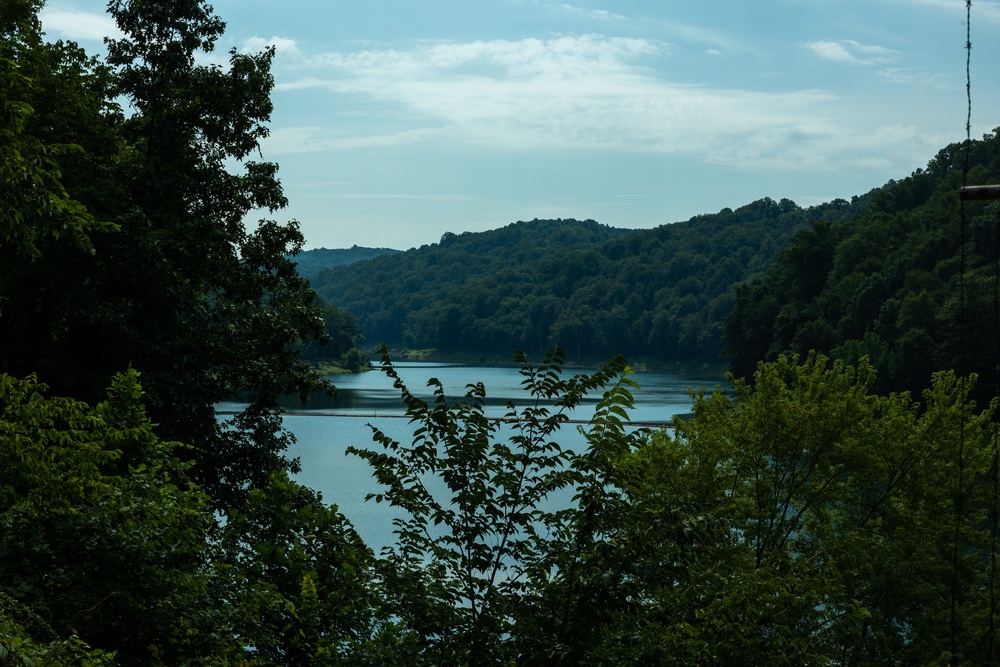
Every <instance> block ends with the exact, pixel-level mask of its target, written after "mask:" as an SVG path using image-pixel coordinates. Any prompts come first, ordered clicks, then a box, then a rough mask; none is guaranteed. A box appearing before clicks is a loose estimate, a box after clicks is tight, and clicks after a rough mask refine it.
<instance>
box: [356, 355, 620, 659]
mask: <svg viewBox="0 0 1000 667" xmlns="http://www.w3.org/2000/svg"><path fill="white" fill-rule="evenodd" d="M381 355H382V372H384V373H385V374H386V375H387V376H388V377H389V378H391V379H393V380H394V383H395V386H396V388H397V389H399V390H400V392H401V395H402V398H403V402H404V404H405V405H406V413H407V415H408V416H409V417H410V420H411V423H413V424H414V425H415V427H416V428H415V430H414V439H413V442H412V444H401V443H399V442H397V441H396V440H394V439H392V438H391V437H389V436H387V435H385V434H384V433H382V432H381V431H379V430H378V429H374V431H375V441H376V442H377V443H378V444H380V445H381V446H382V448H383V451H376V450H361V449H357V448H350V449H349V451H350V452H353V453H354V454H357V455H359V456H361V457H363V458H365V459H366V460H367V461H368V462H369V463H370V464H371V465H372V467H373V470H374V476H375V478H376V479H377V480H378V481H379V482H380V483H381V484H382V485H383V486H385V492H384V493H379V494H375V495H373V496H371V497H370V499H372V498H373V499H375V500H376V501H378V502H388V503H389V504H391V505H393V506H396V507H399V508H401V509H403V510H404V511H405V513H406V515H405V516H404V517H403V518H401V519H399V520H397V521H396V526H397V534H398V536H399V542H398V545H397V546H396V547H395V548H389V549H387V550H386V551H385V552H384V553H383V554H382V558H381V559H380V561H379V563H378V566H377V570H376V572H377V580H376V581H377V582H378V587H379V589H380V590H381V591H382V593H383V596H384V600H385V605H386V611H385V616H386V617H387V618H389V617H394V618H396V619H397V627H395V628H394V632H396V633H398V634H399V636H401V637H403V639H404V640H405V641H404V643H403V646H404V647H409V650H410V651H412V653H409V654H408V655H407V657H406V659H407V660H410V661H414V662H415V663H420V664H424V663H426V664H456V665H459V664H471V665H486V664H497V663H502V662H509V661H515V660H518V659H519V653H520V652H521V649H519V648H518V645H517V643H515V642H513V641H510V639H511V638H512V637H517V636H519V635H522V634H525V635H527V634H530V635H531V636H535V635H536V631H537V628H538V627H539V625H538V623H537V622H535V623H532V622H531V621H530V619H529V617H528V613H529V610H530V603H529V600H530V598H531V596H532V595H533V591H534V590H535V588H536V587H537V586H539V585H540V584H541V583H542V582H544V581H546V580H547V579H548V577H549V574H550V572H551V570H552V568H553V566H554V565H556V562H555V561H554V560H553V556H554V554H555V553H556V552H557V551H559V549H556V548H555V547H554V542H555V541H557V540H559V539H560V538H562V537H564V533H565V530H566V528H565V527H564V525H566V524H567V522H572V520H573V519H572V517H571V515H572V514H573V513H572V512H571V511H570V510H569V504H568V500H569V498H568V497H567V496H568V494H569V492H570V491H572V489H574V488H575V487H579V488H580V489H585V491H581V493H584V494H586V493H589V491H590V490H592V489H593V488H596V486H595V482H594V477H593V471H592V470H591V469H590V467H589V466H586V465H581V464H580V462H581V461H583V460H584V459H585V458H586V457H585V456H584V455H582V454H577V453H574V452H572V451H571V450H568V449H566V448H564V447H562V446H560V445H559V443H558V441H557V437H558V431H559V429H560V427H561V426H562V425H564V424H565V423H566V422H567V421H568V420H569V419H570V411H572V410H573V409H574V408H579V406H581V404H582V402H583V401H584V399H585V398H586V397H587V395H588V394H590V393H592V392H594V391H603V389H604V387H606V386H608V385H611V389H610V393H609V394H608V397H607V398H606V400H605V401H604V402H603V403H601V404H600V405H599V406H598V410H597V416H596V417H595V423H597V424H598V425H599V426H598V427H599V428H602V427H603V425H604V424H605V422H608V421H616V420H618V419H619V416H618V413H620V412H621V407H620V404H619V402H625V403H627V398H619V396H620V393H619V391H618V389H619V388H621V387H623V386H624V385H623V383H625V384H630V383H629V382H628V381H626V380H624V379H623V377H622V376H623V374H625V373H627V372H630V371H628V369H627V367H626V365H625V362H624V359H621V358H618V359H615V360H614V361H612V362H611V363H609V364H608V365H606V366H604V367H603V368H601V369H600V370H598V371H597V372H595V373H593V374H591V375H584V374H581V375H575V376H573V377H570V378H563V377H562V375H561V374H562V364H563V362H564V359H565V355H564V353H563V351H562V350H559V349H554V350H550V351H549V353H548V354H547V355H546V358H545V360H544V361H543V362H542V363H541V364H540V365H539V366H538V367H534V366H531V365H530V364H528V363H527V361H526V359H525V358H524V357H523V355H518V356H517V359H518V360H519V362H520V363H521V365H522V369H521V374H522V375H523V376H524V381H523V383H522V384H523V385H524V387H525V390H526V394H527V397H526V400H527V404H526V405H523V406H517V405H515V404H513V403H508V404H507V407H506V411H505V413H504V415H503V416H502V417H500V418H495V417H489V416H487V414H486V393H485V388H484V387H483V385H482V383H478V384H475V385H469V387H468V392H467V393H466V395H465V397H464V398H463V399H461V400H458V401H454V402H452V401H450V400H449V399H448V398H447V397H446V395H445V393H444V389H443V387H442V386H441V384H440V382H439V381H437V380H434V379H432V380H430V381H429V386H430V387H432V389H433V393H434V397H433V399H432V401H431V402H430V403H428V402H426V401H424V400H422V399H420V398H418V397H416V396H414V395H413V394H412V393H411V392H410V390H409V389H408V388H407V387H406V386H405V384H404V383H403V382H402V380H401V379H400V378H399V376H398V374H397V373H396V371H395V369H394V368H393V366H392V363H391V360H390V359H389V357H388V354H387V352H386V350H385V348H384V347H383V349H382V350H381ZM625 395H627V392H626V393H625ZM580 409H582V408H580ZM581 457H582V458H581ZM560 494H561V495H562V496H563V501H562V502H563V506H560V499H559V497H558V496H560ZM591 502H592V500H591V499H589V497H588V499H586V500H584V501H583V504H584V507H585V508H586V509H585V510H584V511H585V512H588V511H591V509H590V503H591ZM520 657H521V658H523V657H524V656H520Z"/></svg>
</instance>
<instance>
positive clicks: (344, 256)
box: [292, 245, 402, 280]
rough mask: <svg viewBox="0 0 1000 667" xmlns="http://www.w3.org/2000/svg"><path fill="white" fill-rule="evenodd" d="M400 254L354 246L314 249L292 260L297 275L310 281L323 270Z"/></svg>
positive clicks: (304, 251)
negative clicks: (296, 269)
mask: <svg viewBox="0 0 1000 667" xmlns="http://www.w3.org/2000/svg"><path fill="white" fill-rule="evenodd" d="M400 252H402V251H401V250H394V249H392V248H363V247H361V246H358V245H354V246H351V247H350V248H334V249H330V248H314V249H313V250H303V251H302V252H300V253H299V254H298V255H296V256H295V257H294V258H292V259H294V260H295V263H296V265H297V266H298V270H299V273H300V274H302V276H303V277H305V278H308V279H310V280H312V279H313V278H315V277H316V275H317V274H318V273H319V272H320V271H322V270H323V269H329V268H333V267H334V266H341V265H344V264H354V263H355V262H362V261H364V260H366V259H373V258H375V257H379V256H381V255H396V254H399V253H400Z"/></svg>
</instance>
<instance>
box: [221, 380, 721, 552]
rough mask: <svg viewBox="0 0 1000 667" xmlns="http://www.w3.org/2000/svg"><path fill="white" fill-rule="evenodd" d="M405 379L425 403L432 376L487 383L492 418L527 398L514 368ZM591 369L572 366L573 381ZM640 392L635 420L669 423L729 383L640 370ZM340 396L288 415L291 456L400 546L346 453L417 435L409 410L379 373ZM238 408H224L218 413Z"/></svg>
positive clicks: (306, 475)
mask: <svg viewBox="0 0 1000 667" xmlns="http://www.w3.org/2000/svg"><path fill="white" fill-rule="evenodd" d="M395 367H396V370H397V372H398V373H399V375H400V377H401V378H402V379H403V381H404V382H406V384H407V387H409V389H410V391H411V392H412V393H414V394H415V395H417V396H420V397H422V398H428V397H430V395H431V392H430V390H429V389H428V388H427V381H428V379H430V378H432V377H434V378H438V379H439V380H440V381H441V382H442V384H443V386H444V388H445V392H446V394H447V395H448V397H449V398H460V397H461V396H463V395H464V394H465V386H466V385H467V384H468V383H474V382H482V383H483V384H484V386H485V387H486V396H487V414H488V415H489V416H495V417H499V416H501V415H503V413H504V411H505V408H504V404H505V402H506V401H508V400H513V401H514V402H515V404H523V403H524V402H525V401H526V399H527V396H526V395H525V392H524V391H523V390H522V389H521V386H520V383H521V381H522V380H523V377H522V376H521V375H520V373H519V372H518V369H516V368H488V367H478V366H461V365H454V364H440V363H404V362H400V363H397V364H395ZM576 372H588V371H587V370H586V369H583V370H581V369H572V370H567V371H565V373H566V374H567V375H566V376H567V377H568V376H569V375H572V374H573V373H576ZM632 377H633V379H635V380H636V381H637V382H638V383H639V385H640V387H642V390H641V391H639V392H636V393H635V394H634V396H635V400H636V406H635V408H634V409H633V410H632V411H631V412H630V417H631V419H632V421H633V422H641V423H666V422H669V421H670V419H671V418H672V417H673V416H674V415H675V414H684V413H687V412H690V409H691V400H690V398H689V396H688V390H689V389H690V388H693V389H697V388H699V387H705V388H707V389H712V388H713V387H715V386H717V385H722V386H726V382H725V378H723V377H722V376H720V375H717V374H698V373H636V374H635V375H633V376H632ZM333 380H334V382H335V383H336V385H337V389H338V392H339V393H338V396H337V398H336V399H332V400H331V399H322V400H319V401H315V402H313V403H310V404H309V405H308V406H306V407H304V408H303V407H301V406H296V407H293V408H290V409H289V411H288V414H287V415H286V416H285V417H284V423H285V426H286V427H287V428H288V429H289V430H290V431H291V432H292V433H293V434H294V435H295V438H296V440H297V442H296V444H295V445H294V446H293V447H292V448H291V450H290V452H289V453H290V455H291V456H294V457H298V458H299V460H300V461H301V464H302V472H301V473H299V474H298V475H297V476H296V479H297V480H298V481H299V482H301V483H303V484H306V485H308V486H310V487H312V488H313V489H316V490H317V491H319V492H320V493H321V494H322V495H323V499H324V500H325V501H326V502H328V503H332V504H335V505H337V506H338V507H339V509H340V511H341V512H343V513H344V515H345V516H346V517H347V518H348V519H350V521H351V522H352V523H353V524H354V526H355V528H356V529H357V531H358V533H359V534H360V535H361V537H362V538H363V539H364V540H365V542H366V543H367V544H368V545H369V546H370V547H372V548H373V549H375V550H376V552H377V551H378V550H379V549H381V548H382V547H383V546H386V545H388V544H391V543H393V542H394V536H393V533H392V528H393V527H392V519H393V518H394V517H396V516H398V513H397V512H396V511H395V510H393V509H392V508H389V507H388V506H387V505H385V504H377V503H375V502H374V501H371V502H365V495H366V494H368V493H374V492H377V491H380V490H381V489H380V488H379V487H378V485H377V484H375V482H374V480H373V479H372V476H371V469H370V468H369V466H368V464H367V463H365V462H364V461H362V460H361V459H359V458H358V457H356V456H348V455H347V454H346V452H345V450H346V448H347V447H348V446H350V445H354V446H356V447H360V448H374V447H376V445H375V443H373V442H372V437H371V433H372V432H371V428H370V427H369V426H368V425H369V424H372V425H376V426H378V428H379V429H381V430H382V431H384V432H385V433H387V434H388V435H390V436H392V437H394V438H396V439H397V440H399V441H400V442H406V441H407V440H409V439H411V438H412V429H411V427H410V424H409V421H408V420H407V419H406V418H404V417H403V414H404V408H403V405H402V402H401V401H400V398H399V391H398V390H396V389H393V387H392V383H391V382H390V381H389V379H388V378H386V377H385V376H384V375H383V374H382V373H381V372H379V371H377V370H376V371H370V372H367V373H361V374H358V375H338V376H335V377H334V378H333ZM599 399H600V396H599V395H595V396H591V397H588V400H587V402H586V403H585V404H584V405H582V406H580V407H578V408H576V410H575V411H574V413H572V414H571V417H570V418H571V419H574V420H582V421H586V420H588V419H590V417H591V416H592V415H593V412H594V405H595V404H596V403H597V401H598V400H599ZM232 407H235V406H233V405H228V406H227V405H220V406H219V409H220V410H226V409H227V408H232ZM557 441H558V442H559V443H560V444H562V445H563V446H564V447H568V448H574V449H575V448H577V447H581V446H582V445H583V442H584V440H583V437H582V436H581V435H580V434H579V433H578V432H577V429H576V426H575V425H572V424H569V425H567V426H565V427H564V428H563V431H562V437H561V438H557Z"/></svg>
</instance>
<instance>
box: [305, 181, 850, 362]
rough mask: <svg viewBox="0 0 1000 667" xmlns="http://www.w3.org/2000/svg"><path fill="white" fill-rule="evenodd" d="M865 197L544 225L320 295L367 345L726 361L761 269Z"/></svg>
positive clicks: (337, 277)
mask: <svg viewBox="0 0 1000 667" xmlns="http://www.w3.org/2000/svg"><path fill="white" fill-rule="evenodd" d="M866 200H867V198H856V199H855V201H854V202H846V201H843V200H839V201H836V202H832V203H830V204H825V205H823V206H817V207H813V208H809V209H803V208H801V207H799V206H797V205H796V204H794V203H793V202H791V201H788V200H782V201H780V202H775V201H773V200H770V199H762V200H759V201H757V202H754V203H752V204H749V205H747V206H744V207H742V208H739V209H737V210H736V211H732V210H730V209H724V210H722V211H720V212H719V213H717V214H714V215H704V216H698V217H696V218H692V219H691V220H689V221H687V222H683V223H676V224H671V225H663V226H661V227H658V228H656V229H651V230H637V231H636V230H621V229H614V228H611V227H607V226H604V225H600V224H598V223H596V222H594V221H591V220H588V221H584V222H580V221H576V220H533V221H531V222H518V223H514V224H512V225H508V226H507V227H504V228H502V229H499V230H493V231H490V232H482V233H475V234H473V233H465V234H461V235H455V234H446V235H445V236H444V237H443V238H442V239H441V242H440V243H437V244H433V245H428V246H423V247H421V248H416V249H411V250H409V251H407V252H405V253H402V254H400V255H393V256H385V257H378V258H376V259H374V260H371V261H367V262H364V263H360V264H354V265H350V266H341V267H335V268H333V269H329V270H325V271H322V272H320V274H319V275H317V276H316V277H315V279H314V280H313V286H314V287H315V289H316V290H317V291H318V292H319V293H320V295H321V296H323V298H325V299H327V300H328V301H330V302H331V303H335V304H336V305H337V306H338V307H340V308H342V309H344V310H346V311H348V312H350V313H352V314H353V315H355V316H356V317H357V318H358V321H359V323H360V324H361V327H362V329H363V330H364V335H365V338H366V339H367V340H368V341H369V342H373V343H374V342H378V341H384V342H387V343H389V344H390V345H394V346H405V347H411V348H434V349H437V350H439V351H442V352H449V353H451V352H461V353H466V354H480V355H487V356H506V355H509V353H510V352H511V350H514V349H523V350H526V351H528V352H530V353H531V354H536V353H540V352H541V351H542V350H543V349H544V348H546V347H548V346H549V345H551V344H559V345H562V346H563V347H565V348H566V349H567V350H568V351H569V353H570V355H571V356H572V357H574V358H601V357H607V356H609V355H612V354H615V353H618V352H620V353H623V354H626V355H628V356H632V357H640V356H647V357H655V358H657V359H662V360H665V361H677V360H695V359H702V360H716V359H717V358H718V354H719V351H720V349H721V347H722V343H721V333H722V319H723V318H724V317H725V316H726V315H727V314H728V313H729V312H730V310H731V309H732V306H733V303H734V302H735V285H736V284H737V283H739V282H741V281H743V280H745V279H747V278H749V277H752V276H754V275H756V274H758V273H760V272H763V271H764V270H765V269H766V268H767V267H768V266H770V265H771V263H772V262H773V261H774V258H775V256H776V255H777V253H778V251H779V250H780V249H781V248H782V247H783V245H784V243H785V240H786V239H787V238H788V236H789V235H790V234H791V233H792V231H793V230H795V229H798V228H801V227H804V226H805V225H807V224H808V223H809V222H810V221H813V220H828V221H837V220H841V219H843V218H844V217H846V216H849V215H853V214H855V213H857V212H859V211H861V210H863V209H864V207H865V205H866V204H865V201H866Z"/></svg>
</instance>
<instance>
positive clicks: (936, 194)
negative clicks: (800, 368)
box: [726, 132, 1000, 400]
mask: <svg viewBox="0 0 1000 667" xmlns="http://www.w3.org/2000/svg"><path fill="white" fill-rule="evenodd" d="M965 150H966V146H965V145H963V144H952V145H950V146H948V147H946V148H944V149H943V150H941V151H940V152H939V153H938V155H937V156H936V157H935V158H934V159H933V160H931V161H930V162H929V163H928V165H927V168H926V169H918V170H917V171H916V172H914V173H913V174H912V175H911V176H910V177H908V178H905V179H903V180H901V181H898V182H895V181H893V182H890V183H888V184H887V185H886V186H884V187H883V188H881V189H880V190H879V191H878V192H877V193H874V195H873V197H872V198H871V207H870V209H869V210H868V211H866V212H863V213H861V214H860V215H856V216H852V217H850V218H849V219H846V220H844V221H843V222H841V223H838V224H835V225H831V224H826V223H823V222H819V223H816V224H814V225H812V226H810V227H809V228H808V229H804V230H802V231H800V232H799V233H798V234H796V235H795V236H793V237H792V238H791V240H790V241H789V244H788V247H787V248H786V249H785V250H784V251H783V252H782V254H781V255H780V256H779V258H778V260H777V262H776V263H775V265H774V266H773V267H772V268H771V269H769V270H768V271H767V272H766V273H765V274H763V275H762V276H759V277H758V278H757V279H755V280H752V281H750V282H748V283H746V284H744V285H742V286H740V288H739V289H738V291H737V299H736V308H735V310H734V311H733V314H732V316H731V317H730V318H729V320H728V321H727V323H726V340H727V353H728V356H729V358H730V363H731V370H732V371H733V372H734V373H735V374H736V375H737V376H741V377H749V376H750V375H751V374H752V372H753V369H754V367H755V365H756V363H757V362H758V361H760V360H768V361H771V360H775V359H777V357H778V356H779V355H780V354H782V353H794V354H800V355H805V354H807V353H808V352H809V351H810V350H817V351H820V352H822V353H824V354H827V355H829V356H831V357H834V358H837V359H843V360H844V361H846V362H848V363H852V364H853V363H857V362H858V361H859V360H860V359H861V358H862V357H867V358H868V359H870V360H871V362H872V363H873V364H874V365H875V367H876V369H877V370H878V380H877V381H878V386H879V388H880V389H882V390H883V391H903V390H908V391H911V392H913V393H915V394H916V393H919V392H920V391H922V390H923V389H924V388H925V387H926V386H927V383H928V379H929V378H930V377H931V374H932V373H933V372H936V371H940V370H946V369H955V370H961V369H962V368H964V369H965V370H966V372H969V373H973V372H974V373H977V374H978V375H979V376H980V378H981V380H982V381H981V382H980V384H979V387H980V393H979V394H978V395H977V398H979V399H980V400H986V399H987V398H988V396H989V395H990V394H988V393H987V392H992V390H993V388H994V387H995V386H996V381H997V369H996V356H997V353H998V348H997V340H998V333H997V330H996V322H995V318H994V316H993V315H992V313H994V311H995V310H996V303H995V302H996V301H997V293H996V285H995V282H996V262H997V257H998V255H997V248H998V247H1000V246H997V242H996V241H997V229H998V225H997V221H998V217H997V216H998V214H1000V207H998V206H997V204H996V203H995V202H966V203H965V205H964V207H963V205H962V203H961V202H960V201H959V197H958V190H959V188H960V186H961V185H962V180H963V170H964V166H965ZM968 150H969V163H970V170H969V174H968V182H969V184H976V183H994V182H996V181H997V180H998V179H1000V135H998V133H997V132H993V133H991V134H988V135H986V136H984V137H983V138H982V139H981V140H979V141H973V142H972V143H971V144H969V145H968ZM963 216H964V219H963ZM963 224H965V226H966V229H965V232H964V234H963V232H962V225H963ZM963 237H964V238H965V240H966V245H965V248H964V255H965V267H964V268H965V271H964V272H963V271H961V270H960V269H961V268H962V253H963V248H962V246H961V239H962V238H963ZM960 287H961V288H962V289H960ZM963 293H964V297H965V304H964V308H962V306H961V304H960V297H959V295H960V294H963ZM963 342H964V346H965V354H964V358H963V354H962V352H961V349H960V348H961V347H962V344H963Z"/></svg>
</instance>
